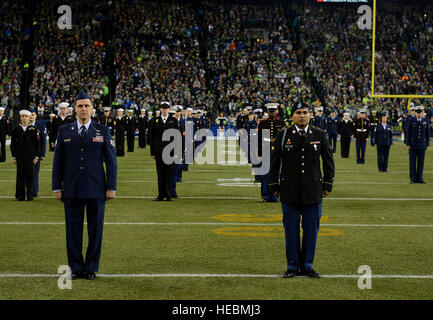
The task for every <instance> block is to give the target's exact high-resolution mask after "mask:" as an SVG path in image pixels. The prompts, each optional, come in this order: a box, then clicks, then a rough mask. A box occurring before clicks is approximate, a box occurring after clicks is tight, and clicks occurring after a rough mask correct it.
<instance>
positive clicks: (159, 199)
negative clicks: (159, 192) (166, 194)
mask: <svg viewBox="0 0 433 320" xmlns="http://www.w3.org/2000/svg"><path fill="white" fill-rule="evenodd" d="M163 200H164V198H160V197H156V198H155V199H153V201H163Z"/></svg>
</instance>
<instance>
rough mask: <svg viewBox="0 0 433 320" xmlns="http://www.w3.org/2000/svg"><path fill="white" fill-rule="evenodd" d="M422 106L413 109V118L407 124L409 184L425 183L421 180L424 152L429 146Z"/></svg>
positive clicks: (428, 131)
mask: <svg viewBox="0 0 433 320" xmlns="http://www.w3.org/2000/svg"><path fill="white" fill-rule="evenodd" d="M423 111H424V107H423V106H417V107H415V117H412V118H411V119H410V120H409V123H408V124H407V128H406V129H407V131H406V139H405V140H406V145H407V148H408V150H409V175H410V183H412V184H413V183H425V181H424V179H423V171H424V158H425V152H426V150H427V148H428V146H429V145H430V128H429V123H428V120H427V119H426V118H424V117H423Z"/></svg>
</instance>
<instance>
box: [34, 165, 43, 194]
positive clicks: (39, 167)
mask: <svg viewBox="0 0 433 320" xmlns="http://www.w3.org/2000/svg"><path fill="white" fill-rule="evenodd" d="M40 169H41V159H39V160H38V162H37V163H36V165H35V187H34V189H33V196H35V197H36V196H37V195H38V192H39V171H40Z"/></svg>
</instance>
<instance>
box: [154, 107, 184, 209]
mask: <svg viewBox="0 0 433 320" xmlns="http://www.w3.org/2000/svg"><path fill="white" fill-rule="evenodd" d="M160 109H161V114H160V116H158V117H156V118H155V119H154V121H153V122H152V126H151V136H150V155H151V156H152V158H153V159H155V161H156V173H157V175H158V196H157V197H156V198H155V199H154V200H155V201H163V200H164V198H165V199H166V200H167V201H172V199H171V198H172V195H171V183H172V174H173V164H166V163H165V162H164V159H163V158H162V151H163V150H164V148H165V147H166V146H167V145H168V144H169V143H170V141H162V136H163V134H164V131H165V130H168V129H176V130H179V125H178V122H177V120H176V118H174V117H172V116H170V115H169V114H168V111H169V110H170V104H169V103H168V102H166V101H163V102H161V105H160Z"/></svg>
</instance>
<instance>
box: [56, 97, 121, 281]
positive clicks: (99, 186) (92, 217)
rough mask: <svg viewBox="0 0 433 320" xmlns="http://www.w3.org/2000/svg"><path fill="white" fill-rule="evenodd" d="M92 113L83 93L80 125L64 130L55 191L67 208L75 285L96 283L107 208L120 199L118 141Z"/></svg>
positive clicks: (77, 107)
mask: <svg viewBox="0 0 433 320" xmlns="http://www.w3.org/2000/svg"><path fill="white" fill-rule="evenodd" d="M92 109H93V106H92V102H91V100H90V97H89V96H88V95H87V93H85V92H81V93H80V94H79V95H78V97H77V101H76V104H75V112H76V113H77V120H76V121H75V122H73V123H70V124H68V125H65V126H63V127H61V128H60V129H59V134H58V141H57V145H56V148H55V150H54V160H53V172H52V182H53V184H52V189H53V191H54V195H55V197H56V199H57V200H60V201H63V202H64V208H65V221H66V248H67V254H68V264H69V267H70V268H71V270H72V279H78V278H86V279H89V280H93V279H95V278H96V275H95V272H98V270H99V260H100V256H101V245H102V230H103V226H104V210H105V202H106V200H110V199H113V198H114V197H115V194H116V181H117V161H116V152H115V148H114V143H113V139H112V137H111V134H110V131H109V129H108V127H106V126H104V125H101V124H98V123H97V122H96V121H93V120H92V119H91V115H92ZM104 162H105V167H106V172H105V170H104ZM84 210H86V215H87V232H88V236H89V240H88V246H87V252H86V259H85V260H84V259H83V254H82V248H83V223H84Z"/></svg>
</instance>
